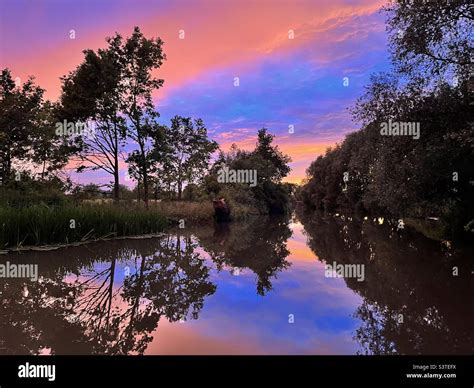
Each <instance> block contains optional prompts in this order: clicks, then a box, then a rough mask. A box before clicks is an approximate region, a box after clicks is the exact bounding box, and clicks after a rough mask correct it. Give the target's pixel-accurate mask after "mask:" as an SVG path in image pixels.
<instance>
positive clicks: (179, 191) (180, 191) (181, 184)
mask: <svg viewBox="0 0 474 388" xmlns="http://www.w3.org/2000/svg"><path fill="white" fill-rule="evenodd" d="M182 193H183V183H182V182H181V181H178V201H181V196H182Z"/></svg>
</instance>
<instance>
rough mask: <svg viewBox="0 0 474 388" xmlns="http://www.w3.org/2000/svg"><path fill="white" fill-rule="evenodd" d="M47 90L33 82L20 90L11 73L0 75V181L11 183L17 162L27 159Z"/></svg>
mask: <svg viewBox="0 0 474 388" xmlns="http://www.w3.org/2000/svg"><path fill="white" fill-rule="evenodd" d="M43 93H44V89H42V88H40V87H39V86H37V85H35V83H34V79H33V78H29V79H28V80H27V81H26V82H25V83H24V84H23V85H22V86H16V85H15V81H14V80H13V78H12V75H11V72H10V70H8V69H3V70H2V72H1V74H0V163H1V166H0V167H1V168H0V174H1V176H0V181H1V182H2V184H6V183H8V181H9V179H10V176H11V172H12V165H13V162H14V161H15V160H17V161H18V160H25V159H27V155H28V152H29V151H30V150H31V139H30V136H31V134H32V133H33V132H34V131H35V126H36V119H37V116H38V114H39V111H40V110H41V107H42V104H43Z"/></svg>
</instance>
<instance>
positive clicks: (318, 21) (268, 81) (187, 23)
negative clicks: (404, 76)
mask: <svg viewBox="0 0 474 388" xmlns="http://www.w3.org/2000/svg"><path fill="white" fill-rule="evenodd" d="M383 3H385V1H384V0H318V1H315V0H298V1H290V0H288V1H271V2H270V1H266V0H259V1H251V0H242V1H236V0H229V1H226V2H218V1H217V0H202V1H199V0H195V1H184V0H182V1H177V2H166V1H158V0H149V1H145V0H139V1H131V0H130V1H127V0H119V1H113V2H112V1H111V0H94V1H93V0H85V1H78V0H75V1H73V0H69V1H59V0H44V1H41V2H30V1H28V2H27V1H25V0H22V1H18V0H2V2H1V4H0V67H5V66H8V67H10V68H11V69H12V71H13V74H14V76H19V77H21V78H22V79H25V78H26V77H27V76H28V75H35V76H36V77H37V81H38V83H39V84H40V85H41V86H43V87H45V88H46V89H47V97H48V98H51V99H56V98H57V96H58V93H59V88H60V81H59V77H60V76H62V75H64V74H67V73H68V72H69V71H71V70H72V69H74V68H75V66H77V64H78V63H80V61H81V60H82V50H83V49H85V48H93V49H97V48H98V47H100V46H103V44H104V43H103V42H104V38H105V37H106V36H110V35H112V34H113V33H114V32H115V31H118V32H120V33H121V34H122V35H124V36H128V35H129V34H130V31H131V29H132V28H133V26H134V25H139V26H140V27H141V28H142V30H143V31H144V33H145V34H146V35H147V36H160V37H162V38H163V40H164V42H165V46H164V49H165V52H166V54H167V57H168V59H167V61H166V62H165V64H164V65H163V67H162V68H161V69H160V70H159V72H158V73H157V75H159V76H160V77H162V78H164V79H165V85H164V87H163V89H161V90H160V91H158V92H157V93H156V95H155V102H156V104H157V109H158V110H159V111H160V113H161V116H162V122H164V123H169V119H170V118H171V117H172V116H174V115H176V114H179V115H184V116H193V117H201V118H203V120H204V122H205V123H206V125H207V127H208V128H209V129H210V134H211V136H212V137H213V138H214V139H215V140H217V141H218V142H219V143H220V144H222V146H223V148H224V149H226V148H227V147H228V146H229V145H230V144H231V143H233V142H235V143H237V144H238V145H240V146H241V147H244V148H250V147H252V146H253V144H254V143H255V138H256V132H257V130H258V129H259V128H261V127H262V126H266V127H268V128H269V129H270V131H271V132H272V133H275V134H276V135H277V143H278V144H279V145H280V147H281V149H282V150H283V151H284V152H287V153H288V154H289V155H290V156H291V157H292V158H293V164H292V167H293V169H294V171H293V173H292V176H291V177H290V178H289V179H290V180H291V181H299V180H300V179H301V178H302V177H303V175H304V171H305V169H306V167H308V165H309V163H310V162H311V161H312V160H314V159H315V157H316V156H317V155H318V154H320V153H322V152H324V149H325V148H326V147H327V146H328V145H331V144H334V143H335V142H336V141H340V140H342V138H343V136H344V134H346V133H348V132H349V131H352V130H354V129H355V128H356V127H355V126H354V124H353V123H352V122H351V120H350V116H349V114H348V112H347V108H348V107H349V106H350V105H351V104H352V103H353V102H354V100H355V98H356V97H357V96H359V95H360V94H361V92H362V90H363V85H364V84H365V83H367V81H368V77H369V75H370V73H372V72H375V71H379V70H384V69H386V68H387V67H388V62H387V52H386V37H385V31H384V16H383V15H381V14H379V13H378V12H377V10H378V9H379V8H380V6H381V5H382V4H383ZM242 4H245V6H242ZM105 14H106V15H107V17H103V16H104V15H105ZM197 14H199V17H196V15H197ZM71 29H74V30H75V33H76V39H74V40H71V39H69V31H70V30H71ZM181 29H183V30H184V31H185V33H186V35H185V39H184V40H180V39H178V31H179V30H181ZM290 29H292V30H294V32H295V37H294V39H288V30H290ZM234 77H239V79H240V86H239V87H234V86H233V82H234ZM344 77H348V78H349V86H347V87H345V86H343V78H344ZM289 125H294V133H293V134H289V133H288V126H289ZM123 168H125V166H123ZM88 174H89V175H85V176H81V177H80V179H81V180H82V181H89V180H91V179H93V180H98V181H103V182H107V181H109V180H110V177H109V176H107V175H102V174H101V173H100V172H97V173H94V174H92V173H88ZM76 178H78V177H76Z"/></svg>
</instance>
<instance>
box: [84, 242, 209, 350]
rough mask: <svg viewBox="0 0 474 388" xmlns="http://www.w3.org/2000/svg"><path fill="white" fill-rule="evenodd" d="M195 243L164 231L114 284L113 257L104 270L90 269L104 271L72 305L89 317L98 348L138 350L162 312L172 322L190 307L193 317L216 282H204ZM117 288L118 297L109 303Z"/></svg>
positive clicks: (205, 275) (205, 272)
mask: <svg viewBox="0 0 474 388" xmlns="http://www.w3.org/2000/svg"><path fill="white" fill-rule="evenodd" d="M195 248H196V244H195V243H193V242H192V241H191V239H190V238H186V239H185V240H184V241H181V238H180V237H179V236H178V237H170V236H168V237H167V238H164V239H162V240H160V244H159V247H158V249H157V251H156V253H155V254H154V255H151V256H145V255H140V259H138V260H136V261H135V265H136V271H135V273H133V274H131V275H130V276H128V277H126V278H125V280H124V281H123V285H122V287H120V288H118V289H116V290H114V289H113V284H114V275H113V273H114V271H115V260H113V261H112V263H111V266H110V268H108V269H107V270H106V271H105V272H104V271H102V272H99V273H98V274H96V275H95V276H97V275H100V276H102V277H103V280H101V283H100V286H98V287H97V288H94V287H93V289H92V290H89V291H91V292H90V293H89V294H87V293H85V294H84V295H86V296H85V300H87V302H85V300H82V301H81V302H80V303H79V304H78V306H77V307H78V308H79V309H80V310H81V314H86V315H87V317H88V318H87V328H88V332H89V333H90V335H91V336H92V337H93V338H94V340H95V343H96V344H97V346H98V348H97V349H96V351H97V352H99V353H109V354H128V353H139V354H141V353H143V352H144V351H145V350H146V348H147V345H148V343H149V342H150V341H151V340H152V339H153V337H152V336H151V335H150V333H152V332H153V331H154V330H155V329H156V328H157V326H158V322H159V320H160V319H161V318H162V317H165V318H167V319H168V320H169V321H171V322H174V321H177V320H180V319H185V318H186V317H187V315H188V313H189V312H190V311H191V315H192V318H193V319H197V317H198V313H199V311H200V310H201V308H202V306H203V302H204V298H205V297H206V296H208V295H211V294H213V293H214V292H215V289H216V287H215V285H213V284H212V283H210V282H209V280H208V279H209V269H208V268H207V267H206V266H205V262H204V261H203V260H201V259H200V258H199V255H198V254H197V253H195V252H194V251H195ZM97 280H98V278H96V279H95V280H94V282H93V284H97V283H98V282H97ZM83 285H84V283H82V286H83ZM119 292H120V296H121V303H119V302H117V303H116V304H115V305H113V302H112V300H113V299H115V298H117V295H118V293H119ZM117 299H118V298H117Z"/></svg>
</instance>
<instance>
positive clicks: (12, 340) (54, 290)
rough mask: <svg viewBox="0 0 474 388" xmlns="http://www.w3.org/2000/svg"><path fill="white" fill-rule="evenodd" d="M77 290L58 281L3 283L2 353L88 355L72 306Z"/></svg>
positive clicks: (0, 297) (0, 295)
mask: <svg viewBox="0 0 474 388" xmlns="http://www.w3.org/2000/svg"><path fill="white" fill-rule="evenodd" d="M73 293H74V288H73V287H71V286H69V285H68V284H66V283H63V282H62V281H61V280H60V279H58V278H51V279H45V280H44V281H41V282H30V281H29V280H27V281H26V282H25V281H24V279H13V280H10V279H9V280H8V281H7V280H5V279H1V281H0V354H38V353H40V352H41V351H47V350H48V349H51V351H52V352H53V353H63V354H64V353H68V354H76V353H89V352H90V351H91V346H90V344H89V343H88V339H87V338H86V337H85V336H84V334H83V328H82V325H81V324H80V323H79V322H77V321H76V320H74V319H73V317H72V311H71V309H70V308H69V305H70V303H71V301H72V299H73Z"/></svg>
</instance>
